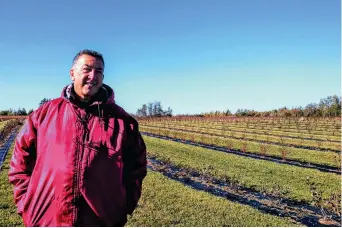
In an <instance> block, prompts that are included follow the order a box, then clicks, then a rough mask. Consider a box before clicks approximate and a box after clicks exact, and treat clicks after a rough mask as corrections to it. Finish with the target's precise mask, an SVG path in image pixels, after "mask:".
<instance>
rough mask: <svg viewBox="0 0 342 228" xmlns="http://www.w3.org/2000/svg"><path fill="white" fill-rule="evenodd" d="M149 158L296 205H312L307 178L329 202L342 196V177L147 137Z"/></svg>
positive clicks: (145, 137) (145, 138)
mask: <svg viewBox="0 0 342 228" xmlns="http://www.w3.org/2000/svg"><path fill="white" fill-rule="evenodd" d="M144 140H145V142H146V145H147V148H148V154H149V155H154V156H157V157H158V158H160V159H161V160H166V161H169V162H171V163H172V164H174V165H178V166H182V167H186V168H193V169H195V170H198V171H200V172H202V173H203V172H208V173H209V174H210V175H213V176H215V177H218V178H220V179H228V180H230V181H231V182H235V183H239V184H240V185H242V186H245V187H249V188H252V189H255V190H257V191H262V192H269V193H274V194H281V195H282V196H283V197H286V198H290V199H293V200H297V201H306V202H312V196H311V192H310V187H309V185H308V183H307V178H310V182H313V183H314V184H315V185H316V186H317V187H318V189H320V190H322V191H323V197H324V198H327V197H328V196H330V195H331V194H332V193H336V194H340V189H341V184H340V183H341V181H340V175H337V174H332V173H324V172H320V171H316V170H312V169H306V168H300V167H295V166H290V165H284V164H277V163H275V162H270V161H263V160H256V159H251V158H246V157H242V156H238V155H233V154H227V153H221V152H217V151H213V150H210V149H204V148H200V147H196V146H191V145H184V144H180V143H177V142H172V141H167V140H162V139H157V138H152V137H148V136H144Z"/></svg>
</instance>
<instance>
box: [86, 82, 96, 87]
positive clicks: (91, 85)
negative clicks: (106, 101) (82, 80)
mask: <svg viewBox="0 0 342 228" xmlns="http://www.w3.org/2000/svg"><path fill="white" fill-rule="evenodd" d="M85 85H88V86H90V87H93V86H97V83H96V82H87V83H86V84H85Z"/></svg>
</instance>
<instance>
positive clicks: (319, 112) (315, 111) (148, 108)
mask: <svg viewBox="0 0 342 228" xmlns="http://www.w3.org/2000/svg"><path fill="white" fill-rule="evenodd" d="M50 100H51V99H48V98H43V99H42V100H41V101H40V102H39V107H40V106H41V105H43V104H44V103H46V102H48V101H50ZM32 112H33V109H31V110H29V111H26V110H25V108H18V109H17V110H15V109H8V110H0V116H26V115H30V114H31V113H32ZM132 115H134V116H137V117H164V116H169V117H171V116H172V109H171V108H170V107H168V109H166V110H164V109H163V107H162V104H161V102H160V101H154V102H149V103H147V104H143V105H142V107H141V108H139V109H138V110H137V112H136V113H135V114H132ZM233 115H234V116H237V117H338V116H341V97H338V96H337V95H333V96H328V97H326V98H322V99H321V100H320V101H319V102H318V103H310V104H308V105H306V106H305V107H301V106H299V107H295V108H287V107H282V108H279V109H274V110H271V111H255V110H251V109H238V110H237V111H236V112H235V113H234V114H233V113H232V112H231V111H230V110H229V109H227V110H225V111H211V112H203V113H201V114H194V115H188V114H185V115H179V116H203V117H206V116H233Z"/></svg>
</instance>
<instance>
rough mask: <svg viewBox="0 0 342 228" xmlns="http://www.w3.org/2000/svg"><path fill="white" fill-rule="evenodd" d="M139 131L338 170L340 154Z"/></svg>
mask: <svg viewBox="0 0 342 228" xmlns="http://www.w3.org/2000/svg"><path fill="white" fill-rule="evenodd" d="M140 130H141V131H142V132H147V133H153V134H157V135H162V136H168V137H173V138H178V139H181V140H189V141H192V142H199V143H202V144H208V145H215V146H220V147H226V148H227V149H233V150H240V151H242V152H244V153H252V154H260V155H262V156H267V155H269V156H274V157H279V158H282V159H291V160H295V161H296V160H297V161H301V162H306V163H313V164H321V165H328V166H332V167H336V168H340V154H338V153H335V152H319V151H313V150H307V149H299V148H291V147H286V146H278V145H271V144H265V143H255V142H251V141H246V140H236V139H227V138H222V137H216V136H210V135H206V134H196V133H190V132H184V131H173V130H166V129H158V128H153V127H152V128H151V127H144V126H141V127H140Z"/></svg>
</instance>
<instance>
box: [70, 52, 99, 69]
mask: <svg viewBox="0 0 342 228" xmlns="http://www.w3.org/2000/svg"><path fill="white" fill-rule="evenodd" d="M81 55H90V56H93V57H95V58H96V59H99V60H101V62H102V63H103V67H104V65H105V64H104V60H103V56H102V54H100V53H99V52H97V51H93V50H89V49H84V50H82V51H80V52H78V53H77V55H76V56H75V57H74V59H73V60H72V65H74V64H75V63H76V62H77V60H78V59H79V58H80V56H81Z"/></svg>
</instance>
